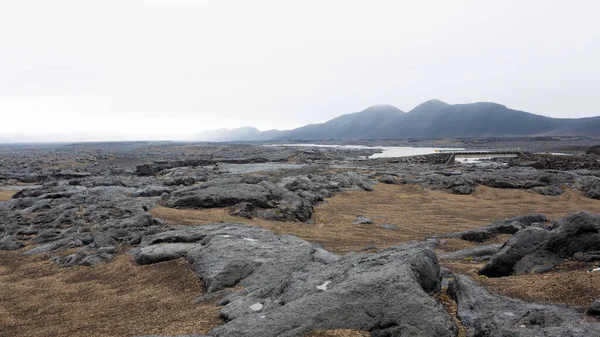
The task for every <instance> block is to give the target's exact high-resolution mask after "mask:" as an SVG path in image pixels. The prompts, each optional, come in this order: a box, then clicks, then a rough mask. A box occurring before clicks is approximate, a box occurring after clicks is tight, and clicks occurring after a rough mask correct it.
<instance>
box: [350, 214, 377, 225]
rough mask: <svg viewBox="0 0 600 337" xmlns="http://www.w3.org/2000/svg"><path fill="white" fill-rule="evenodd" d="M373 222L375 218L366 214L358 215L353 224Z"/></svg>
mask: <svg viewBox="0 0 600 337" xmlns="http://www.w3.org/2000/svg"><path fill="white" fill-rule="evenodd" d="M372 223H373V220H371V219H370V218H367V217H366V216H362V215H357V216H356V221H354V222H353V223H352V224H353V225H369V224H372Z"/></svg>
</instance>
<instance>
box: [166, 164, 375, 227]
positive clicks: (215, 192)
mask: <svg viewBox="0 0 600 337" xmlns="http://www.w3.org/2000/svg"><path fill="white" fill-rule="evenodd" d="M277 180H279V181H278V182H277V183H274V182H271V181H267V180H265V177H263V176H259V177H254V176H237V177H229V178H221V179H215V180H213V181H209V182H207V183H205V184H203V185H200V186H194V187H187V188H181V189H179V190H176V191H174V192H172V193H171V198H170V199H169V200H168V201H167V202H166V206H167V207H172V208H188V207H189V208H212V207H228V206H234V210H233V211H232V212H233V214H235V215H239V216H242V217H254V216H257V217H260V218H263V219H267V220H278V221H287V220H299V221H307V220H309V219H310V218H311V217H312V213H313V205H315V204H316V203H318V202H321V201H323V198H325V197H328V196H331V194H332V193H333V192H337V191H342V190H343V189H357V188H360V189H363V190H368V191H370V190H372V186H373V185H374V184H375V182H374V181H372V180H370V179H368V178H366V177H365V176H363V175H361V174H358V173H354V172H346V173H340V174H335V175H329V176H318V175H310V174H309V175H301V176H290V177H283V178H280V179H277Z"/></svg>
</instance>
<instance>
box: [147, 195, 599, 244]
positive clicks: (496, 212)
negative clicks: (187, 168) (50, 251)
mask: <svg viewBox="0 0 600 337" xmlns="http://www.w3.org/2000/svg"><path fill="white" fill-rule="evenodd" d="M578 211H590V212H595V213H600V201H598V200H592V199H589V198H587V197H584V196H582V195H580V194H579V193H577V192H575V191H571V190H567V191H566V192H565V193H564V194H563V195H561V196H558V197H550V196H543V195H539V194H536V193H533V192H529V191H523V190H512V189H494V188H489V187H484V186H480V187H478V188H477V190H476V192H475V193H474V194H473V195H466V196H465V195H454V194H449V193H446V192H443V191H433V190H428V189H424V188H421V187H419V186H406V185H386V184H378V185H376V186H375V189H374V191H372V192H365V191H351V192H344V193H339V194H336V195H334V196H333V197H332V198H329V199H327V201H326V202H325V203H323V204H321V205H319V206H317V207H316V208H315V215H314V219H315V220H316V224H314V225H310V224H305V223H297V222H278V221H266V220H262V219H252V220H248V219H244V218H239V217H233V216H230V215H229V214H228V210H227V209H204V210H178V209H170V208H164V207H158V208H155V209H153V210H152V211H151V213H152V214H153V215H154V216H156V217H160V218H163V219H165V220H167V221H168V222H169V223H171V224H184V225H193V224H204V223H210V222H220V221H224V222H239V223H245V224H249V225H253V226H259V227H263V228H268V229H270V230H273V231H274V232H275V233H278V234H289V235H295V236H298V237H301V238H303V239H306V240H308V241H311V242H317V243H320V244H322V245H323V246H324V247H325V248H326V249H327V250H330V251H332V252H335V253H347V252H351V251H357V250H360V249H362V248H365V247H371V246H375V247H387V246H390V245H396V244H400V243H404V242H408V241H411V240H418V239H423V238H426V237H430V236H433V235H439V234H445V233H450V232H456V231H461V230H466V229H471V228H478V227H481V226H484V225H486V224H488V223H490V222H492V221H496V220H503V219H506V218H509V217H512V216H516V215H521V214H525V213H538V212H539V213H544V214H546V215H547V216H548V217H549V218H550V219H559V218H562V217H564V216H565V215H567V214H569V213H572V212H578ZM357 215H364V216H367V217H370V218H371V219H372V220H373V222H374V224H373V225H353V224H352V223H353V222H354V221H355V220H356V216H357ZM383 223H388V224H393V225H396V226H397V227H398V229H397V230H389V229H383V228H379V227H378V226H377V225H378V224H383Z"/></svg>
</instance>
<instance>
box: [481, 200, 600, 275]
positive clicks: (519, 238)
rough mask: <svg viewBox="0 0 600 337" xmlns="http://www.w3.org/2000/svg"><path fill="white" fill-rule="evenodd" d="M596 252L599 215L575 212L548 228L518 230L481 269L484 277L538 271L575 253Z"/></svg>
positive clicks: (597, 248)
mask: <svg viewBox="0 0 600 337" xmlns="http://www.w3.org/2000/svg"><path fill="white" fill-rule="evenodd" d="M598 251H600V215H592V214H589V213H586V212H580V213H575V214H571V215H569V216H567V217H566V218H564V219H562V220H560V221H559V222H558V224H557V227H556V228H554V229H552V230H547V229H542V228H537V227H529V228H526V229H524V230H521V231H519V232H518V233H517V234H515V235H514V236H513V237H512V238H511V239H510V240H508V242H507V243H506V244H505V245H504V246H503V247H502V248H501V249H500V251H499V252H498V254H496V255H495V256H494V257H493V258H492V259H491V260H490V261H489V262H488V263H487V264H486V265H485V266H484V267H483V268H482V269H481V270H480V272H479V273H480V274H482V275H487V276H493V277H498V276H507V275H511V274H514V275H520V274H528V273H540V272H544V271H548V270H550V269H552V268H553V267H554V266H555V265H556V264H558V263H560V262H561V261H562V260H563V259H565V258H570V257H573V256H574V255H575V254H577V253H581V254H580V255H581V256H585V255H586V254H588V253H589V254H590V256H592V255H594V254H595V253H597V252H598Z"/></svg>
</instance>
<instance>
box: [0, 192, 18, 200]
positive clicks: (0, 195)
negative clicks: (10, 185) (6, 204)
mask: <svg viewBox="0 0 600 337" xmlns="http://www.w3.org/2000/svg"><path fill="white" fill-rule="evenodd" d="M17 192H18V191H13V190H0V202H2V201H7V200H10V198H12V196H13V195H15V193H17Z"/></svg>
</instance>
